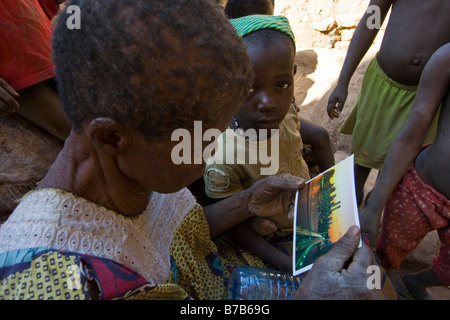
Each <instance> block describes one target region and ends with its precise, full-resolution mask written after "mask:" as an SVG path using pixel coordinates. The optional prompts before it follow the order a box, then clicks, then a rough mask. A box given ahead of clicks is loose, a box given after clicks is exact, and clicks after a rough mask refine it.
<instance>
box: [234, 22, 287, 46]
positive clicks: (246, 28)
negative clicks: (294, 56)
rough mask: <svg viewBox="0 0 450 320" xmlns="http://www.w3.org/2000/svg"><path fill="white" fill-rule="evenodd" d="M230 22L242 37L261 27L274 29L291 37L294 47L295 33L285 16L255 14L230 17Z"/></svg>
mask: <svg viewBox="0 0 450 320" xmlns="http://www.w3.org/2000/svg"><path fill="white" fill-rule="evenodd" d="M230 22H231V24H232V25H233V26H234V28H235V29H236V31H237V33H238V35H239V36H240V37H244V36H246V35H248V34H249V33H251V32H255V31H258V30H262V29H274V30H278V31H281V32H283V33H285V34H287V35H288V36H289V38H291V40H292V42H293V43H294V47H295V35H294V33H293V32H292V29H291V25H290V24H289V20H288V19H287V18H286V17H285V16H270V15H260V14H255V15H250V16H245V17H242V18H237V19H231V20H230Z"/></svg>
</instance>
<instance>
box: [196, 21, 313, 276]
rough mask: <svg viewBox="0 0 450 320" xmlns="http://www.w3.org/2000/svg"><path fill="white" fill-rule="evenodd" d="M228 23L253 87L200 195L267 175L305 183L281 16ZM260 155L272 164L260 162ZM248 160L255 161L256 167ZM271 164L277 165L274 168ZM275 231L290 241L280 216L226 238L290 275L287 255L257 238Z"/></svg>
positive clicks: (226, 191)
mask: <svg viewBox="0 0 450 320" xmlns="http://www.w3.org/2000/svg"><path fill="white" fill-rule="evenodd" d="M230 21H231V23H232V24H233V25H234V26H235V28H236V30H237V32H238V34H239V35H240V36H242V37H243V39H244V40H245V42H246V44H247V48H248V53H249V55H250V59H251V62H252V64H253V69H254V82H253V88H252V90H251V92H250V94H249V96H248V97H247V99H246V101H245V102H244V104H243V105H242V106H241V108H240V110H239V111H238V113H237V114H236V116H235V118H234V119H233V121H232V122H231V123H230V125H229V129H227V130H226V131H225V132H224V133H223V134H222V136H221V139H219V148H218V150H217V152H216V153H215V155H214V156H213V157H212V158H210V159H209V160H208V163H207V166H206V171H205V175H204V180H205V191H206V195H207V196H208V197H210V198H214V199H220V198H225V197H229V196H231V195H233V194H235V193H237V192H239V191H241V190H243V189H247V188H249V187H250V186H251V185H253V184H254V183H255V182H256V181H258V180H260V179H262V178H264V177H265V176H266V175H267V174H278V173H289V174H292V175H295V176H298V177H301V178H303V179H305V180H308V179H309V170H308V166H307V164H306V162H305V161H304V159H303V157H302V149H303V142H302V138H301V136H300V121H299V118H298V114H297V110H296V108H295V106H294V105H293V103H292V101H293V96H294V75H295V72H296V65H295V64H294V58H295V52H296V51H295V38H294V34H293V32H292V30H291V28H290V25H289V22H288V20H287V19H286V18H285V17H283V16H269V15H251V16H246V17H242V18H239V19H232V20H230ZM263 149H264V150H263ZM269 155H270V156H269ZM235 156H237V158H238V159H235ZM244 156H245V158H244V159H243V157H244ZM262 156H267V157H266V160H267V158H268V159H270V160H271V162H272V163H267V161H266V163H264V159H263V158H262ZM227 159H228V160H227ZM230 159H234V160H235V161H229V160H230ZM251 159H257V161H256V163H255V162H252V161H251ZM239 160H240V161H239ZM273 162H275V163H276V164H278V165H277V166H276V167H275V168H273V164H274V163H273ZM264 170H266V171H264ZM249 224H250V225H251V226H250V225H249ZM256 231H257V232H256ZM274 231H276V235H278V236H280V237H286V236H291V235H292V231H293V220H292V217H288V213H285V214H280V215H278V216H272V217H271V220H267V219H264V220H263V221H262V220H261V219H259V220H255V219H253V220H247V221H246V222H244V223H242V224H240V225H238V226H236V227H235V228H233V229H232V230H230V232H229V233H228V234H229V236H230V237H231V238H232V239H233V240H235V241H236V242H237V243H238V244H240V245H241V246H242V247H244V248H245V249H247V250H248V251H250V252H251V253H253V254H255V255H257V256H259V257H260V258H261V259H263V260H264V261H266V262H267V263H269V264H270V265H272V266H273V267H275V268H277V269H280V270H286V271H289V270H291V269H292V262H291V258H290V257H289V255H287V254H284V253H282V252H281V251H280V250H278V249H276V248H275V247H274V246H273V245H271V244H270V243H268V242H267V241H266V240H265V239H264V238H263V237H262V236H264V235H267V234H269V233H273V232H274Z"/></svg>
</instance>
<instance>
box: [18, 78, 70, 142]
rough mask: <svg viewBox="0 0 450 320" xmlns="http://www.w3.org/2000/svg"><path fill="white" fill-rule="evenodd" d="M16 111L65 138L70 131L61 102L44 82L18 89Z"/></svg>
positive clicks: (62, 138) (57, 135)
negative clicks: (18, 95)
mask: <svg viewBox="0 0 450 320" xmlns="http://www.w3.org/2000/svg"><path fill="white" fill-rule="evenodd" d="M19 94H20V98H18V99H17V101H18V103H19V109H18V111H17V112H18V113H19V114H20V115H22V116H23V117H24V118H26V119H28V120H30V121H31V122H33V123H35V124H36V125H38V126H39V127H41V128H42V129H44V130H46V131H48V132H49V133H51V134H53V135H55V136H56V137H58V138H60V139H61V140H65V139H66V137H67V136H68V135H69V132H70V125H69V121H68V120H67V117H66V114H65V113H64V110H63V109H62V103H61V100H60V99H59V97H58V95H57V94H56V92H55V90H54V89H52V88H51V87H50V86H49V85H47V84H46V83H38V84H36V85H33V86H31V87H28V88H25V89H23V90H20V92H19Z"/></svg>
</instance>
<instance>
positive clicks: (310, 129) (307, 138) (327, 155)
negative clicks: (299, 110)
mask: <svg viewBox="0 0 450 320" xmlns="http://www.w3.org/2000/svg"><path fill="white" fill-rule="evenodd" d="M300 135H301V137H302V140H303V143H305V144H309V145H311V147H312V152H313V155H314V158H315V160H316V162H317V165H318V166H319V170H320V171H321V172H323V171H325V170H327V169H328V168H331V167H332V166H334V164H335V162H334V154H333V148H332V147H331V140H330V135H329V134H328V131H327V130H326V129H325V128H323V127H321V126H319V125H317V124H315V123H313V122H311V121H309V120H307V119H305V118H302V117H300Z"/></svg>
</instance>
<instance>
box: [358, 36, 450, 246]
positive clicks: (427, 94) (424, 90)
mask: <svg viewBox="0 0 450 320" xmlns="http://www.w3.org/2000/svg"><path fill="white" fill-rule="evenodd" d="M449 70H450V44H447V45H445V46H443V47H441V48H440V49H439V50H438V51H436V53H435V54H433V56H432V57H431V58H430V60H429V62H428V63H427V65H426V66H425V69H424V71H423V73H422V76H421V78H420V82H419V87H418V89H417V94H416V97H415V99H414V102H413V106H412V108H411V112H410V114H409V116H408V119H407V121H406V123H405V126H404V127H403V129H402V131H401V132H400V133H399V135H398V136H397V138H396V139H395V140H394V142H393V144H392V146H391V148H390V149H389V152H388V154H387V156H386V160H385V162H384V165H383V168H382V169H381V172H380V175H379V176H378V179H377V182H376V184H375V186H374V189H373V191H372V194H371V196H370V199H369V201H368V204H367V206H366V207H365V208H364V209H363V210H362V211H361V212H360V219H361V230H362V231H363V232H368V233H369V241H370V242H371V243H372V244H376V239H377V238H378V229H379V226H380V216H381V212H382V211H383V208H384V206H385V204H386V202H387V200H388V199H389V197H390V195H391V194H392V192H393V191H394V189H395V187H396V185H397V184H398V182H399V181H400V180H401V178H402V177H403V176H404V174H405V173H406V171H407V170H408V168H409V166H410V165H411V164H412V163H413V161H414V159H415V158H416V157H417V155H418V153H419V152H420V149H421V147H422V144H423V141H424V139H425V136H426V134H427V131H428V128H429V126H430V124H431V122H432V121H433V119H434V117H435V115H436V113H437V112H438V109H439V106H440V104H441V102H442V100H443V99H444V97H445V95H446V94H447V90H448V86H449V84H450V71H449Z"/></svg>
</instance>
